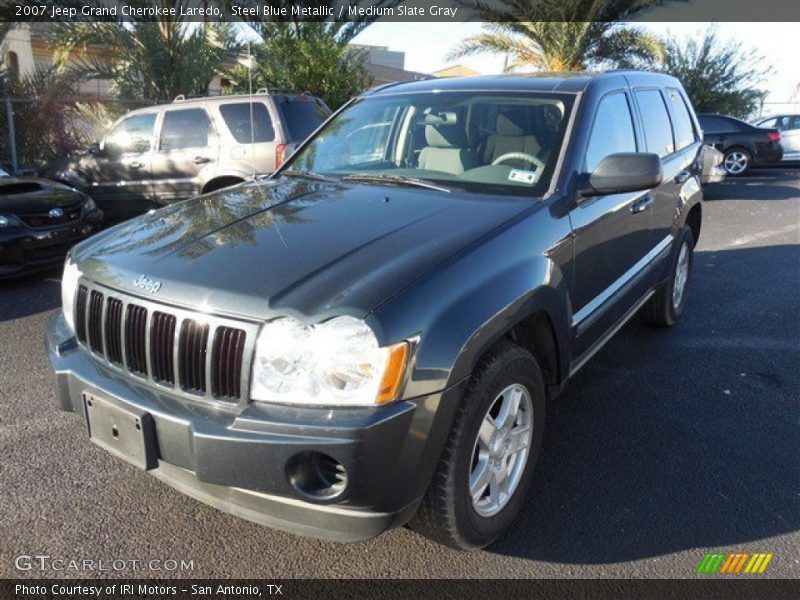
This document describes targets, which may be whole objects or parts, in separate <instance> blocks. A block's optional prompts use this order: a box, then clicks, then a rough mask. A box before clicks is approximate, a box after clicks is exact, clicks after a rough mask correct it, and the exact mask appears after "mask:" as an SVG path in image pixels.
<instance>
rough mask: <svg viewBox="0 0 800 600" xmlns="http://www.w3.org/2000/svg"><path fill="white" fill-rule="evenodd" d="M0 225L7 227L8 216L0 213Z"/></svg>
mask: <svg viewBox="0 0 800 600" xmlns="http://www.w3.org/2000/svg"><path fill="white" fill-rule="evenodd" d="M0 227H8V217H4V216H2V215H0Z"/></svg>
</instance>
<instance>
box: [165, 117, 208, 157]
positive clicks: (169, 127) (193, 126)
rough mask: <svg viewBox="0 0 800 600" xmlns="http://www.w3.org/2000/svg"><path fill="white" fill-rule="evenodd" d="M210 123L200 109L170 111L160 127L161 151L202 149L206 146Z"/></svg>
mask: <svg viewBox="0 0 800 600" xmlns="http://www.w3.org/2000/svg"><path fill="white" fill-rule="evenodd" d="M210 129H211V122H210V121H209V119H208V115H207V114H206V111H205V110H203V109H202V108H189V109H186V110H170V111H168V112H166V113H164V124H163V125H162V126H161V146H160V147H161V149H162V150H178V149H181V148H204V147H206V146H208V137H209V131H210Z"/></svg>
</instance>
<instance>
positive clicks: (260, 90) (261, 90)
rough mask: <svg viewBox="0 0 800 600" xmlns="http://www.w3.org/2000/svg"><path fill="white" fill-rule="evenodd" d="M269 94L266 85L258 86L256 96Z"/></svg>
mask: <svg viewBox="0 0 800 600" xmlns="http://www.w3.org/2000/svg"><path fill="white" fill-rule="evenodd" d="M267 94H269V90H268V89H267V88H265V87H262V88H258V89H257V90H256V96H258V95H267Z"/></svg>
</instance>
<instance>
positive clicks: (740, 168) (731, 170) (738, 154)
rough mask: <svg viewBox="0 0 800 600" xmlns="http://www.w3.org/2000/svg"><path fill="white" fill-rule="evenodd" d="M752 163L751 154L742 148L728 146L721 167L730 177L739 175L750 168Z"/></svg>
mask: <svg viewBox="0 0 800 600" xmlns="http://www.w3.org/2000/svg"><path fill="white" fill-rule="evenodd" d="M752 165H753V156H752V155H751V154H750V152H749V151H747V150H745V149H744V148H730V149H728V150H726V151H725V156H724V157H723V159H722V167H723V168H724V169H725V172H726V173H727V174H728V175H730V176H732V177H739V176H741V175H744V174H745V173H747V172H748V171H749V170H750V167H751V166H752Z"/></svg>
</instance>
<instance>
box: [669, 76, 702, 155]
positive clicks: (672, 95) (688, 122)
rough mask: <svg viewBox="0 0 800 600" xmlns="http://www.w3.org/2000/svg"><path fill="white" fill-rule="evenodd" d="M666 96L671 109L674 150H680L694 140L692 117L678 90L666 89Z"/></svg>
mask: <svg viewBox="0 0 800 600" xmlns="http://www.w3.org/2000/svg"><path fill="white" fill-rule="evenodd" d="M667 98H669V104H670V108H671V109H672V121H673V123H672V124H673V125H674V127H675V150H682V149H683V148H686V146H689V145H690V144H692V143H694V141H695V136H694V126H693V125H692V117H690V116H689V109H688V108H687V107H686V101H685V100H684V99H683V96H681V94H680V92H678V90H667Z"/></svg>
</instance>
